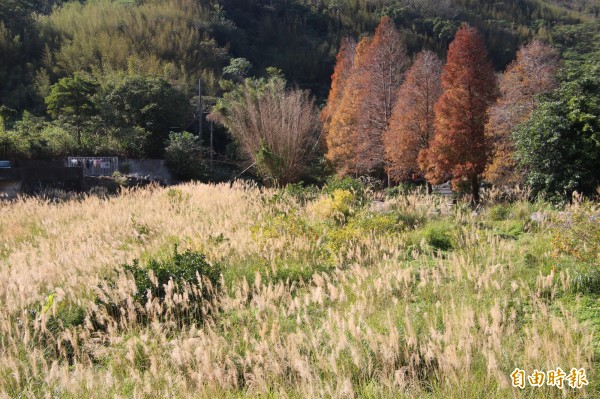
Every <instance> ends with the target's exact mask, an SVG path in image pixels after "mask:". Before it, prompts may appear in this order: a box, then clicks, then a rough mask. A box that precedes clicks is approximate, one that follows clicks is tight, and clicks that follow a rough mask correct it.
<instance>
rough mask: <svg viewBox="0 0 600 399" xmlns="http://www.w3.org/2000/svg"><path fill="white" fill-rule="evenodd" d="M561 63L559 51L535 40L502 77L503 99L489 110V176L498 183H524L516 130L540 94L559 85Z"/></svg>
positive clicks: (523, 49) (501, 94) (520, 53)
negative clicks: (515, 137)
mask: <svg viewBox="0 0 600 399" xmlns="http://www.w3.org/2000/svg"><path fill="white" fill-rule="evenodd" d="M559 66H560V58H559V54H558V51H556V50H555V49H554V48H553V47H551V46H549V45H547V44H544V43H542V42H540V41H539V40H534V41H532V42H531V43H529V44H528V45H527V46H525V47H523V48H521V49H520V50H519V52H518V53H517V59H516V60H515V61H513V63H512V64H510V65H509V66H508V68H507V69H506V71H505V72H504V74H503V76H502V79H501V80H500V98H499V99H498V102H497V103H496V104H494V105H493V106H492V107H491V108H490V110H489V121H488V124H487V125H486V131H485V133H486V139H487V140H488V142H489V145H490V150H491V155H492V159H491V162H490V164H489V165H488V166H487V168H486V171H485V175H484V176H485V178H486V179H487V180H489V181H491V182H492V183H494V184H499V185H516V184H520V183H522V182H523V174H520V173H518V171H517V165H516V161H515V159H514V152H515V143H514V140H513V138H512V133H513V131H514V130H515V128H516V126H517V125H519V124H521V123H523V122H525V121H526V120H527V119H529V116H530V115H531V113H532V112H533V109H534V107H535V104H536V96H537V95H538V94H541V93H547V92H549V91H551V90H553V89H554V88H556V85H557V82H556V71H557V69H558V67H559Z"/></svg>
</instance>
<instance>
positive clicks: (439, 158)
mask: <svg viewBox="0 0 600 399" xmlns="http://www.w3.org/2000/svg"><path fill="white" fill-rule="evenodd" d="M442 88H443V90H444V92H443V94H442V95H441V97H440V99H439V100H438V102H437V103H436V105H435V115H436V119H435V135H434V137H433V139H432V140H431V142H430V146H429V148H428V149H426V150H424V151H423V152H422V153H421V156H420V157H419V161H420V163H421V165H422V166H423V167H424V169H425V170H426V174H425V175H426V177H427V179H428V180H430V181H431V182H433V183H440V182H442V181H444V180H445V179H447V178H451V179H452V185H453V187H454V188H458V186H459V185H460V184H461V183H463V182H468V183H469V184H470V185H471V194H472V201H473V203H474V204H478V203H479V180H480V175H481V174H482V173H483V171H484V170H485V166H486V163H487V150H488V149H487V147H486V141H485V135H484V128H485V124H486V122H487V110H488V108H489V106H490V105H491V103H492V102H493V100H494V98H495V95H496V80H495V77H494V71H493V69H492V65H491V63H490V61H489V58H488V53H487V51H486V49H485V46H484V44H483V39H482V38H481V36H480V35H479V33H478V32H477V30H476V29H475V28H472V27H470V26H468V25H466V24H465V25H463V26H462V27H461V28H460V29H459V31H458V32H457V33H456V37H455V38H454V41H453V42H452V43H451V44H450V47H449V49H448V57H447V61H446V66H445V67H444V71H443V74H442Z"/></svg>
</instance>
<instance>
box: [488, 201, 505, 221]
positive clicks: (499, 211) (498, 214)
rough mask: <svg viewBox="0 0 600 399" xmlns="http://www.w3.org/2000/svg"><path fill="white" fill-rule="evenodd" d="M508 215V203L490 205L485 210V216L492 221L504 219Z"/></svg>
mask: <svg viewBox="0 0 600 399" xmlns="http://www.w3.org/2000/svg"><path fill="white" fill-rule="evenodd" d="M509 215H510V205H507V204H499V205H495V206H493V207H491V208H490V209H488V211H487V217H488V219H489V220H491V221H493V222H497V221H501V220H506V219H508V217H509Z"/></svg>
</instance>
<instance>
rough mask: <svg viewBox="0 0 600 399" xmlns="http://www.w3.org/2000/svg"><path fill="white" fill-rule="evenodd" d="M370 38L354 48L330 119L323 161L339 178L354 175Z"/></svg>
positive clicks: (364, 39)
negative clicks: (325, 158) (347, 71)
mask: <svg viewBox="0 0 600 399" xmlns="http://www.w3.org/2000/svg"><path fill="white" fill-rule="evenodd" d="M371 40H372V39H370V38H363V39H362V40H361V41H360V42H359V43H358V45H357V46H356V51H355V54H354V62H353V64H352V69H351V70H350V74H349V76H348V78H347V81H346V84H345V85H344V90H343V93H342V96H341V99H340V102H339V105H338V106H337V107H335V112H333V114H332V116H331V122H330V124H329V126H328V130H327V132H326V133H327V135H326V141H327V153H326V157H327V159H328V160H330V161H331V162H332V163H333V164H334V165H335V167H336V170H337V172H338V173H339V174H340V175H346V174H349V173H356V172H357V169H356V158H357V154H356V141H357V129H358V115H359V111H360V110H361V107H362V95H363V92H364V86H363V85H364V81H363V79H362V71H363V68H364V65H365V63H366V62H368V59H367V55H368V51H369V48H370V46H371Z"/></svg>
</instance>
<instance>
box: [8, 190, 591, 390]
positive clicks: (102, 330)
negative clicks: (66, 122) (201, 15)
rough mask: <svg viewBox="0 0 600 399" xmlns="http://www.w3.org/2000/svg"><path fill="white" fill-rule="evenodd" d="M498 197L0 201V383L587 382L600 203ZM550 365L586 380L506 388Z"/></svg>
mask: <svg viewBox="0 0 600 399" xmlns="http://www.w3.org/2000/svg"><path fill="white" fill-rule="evenodd" d="M493 197H494V195H492V194H489V193H488V194H486V199H485V202H484V207H483V209H482V210H480V211H478V212H476V213H474V212H473V211H472V209H471V208H470V207H469V206H468V205H467V204H462V203H460V202H459V203H458V204H456V205H454V206H452V207H448V206H446V205H445V204H444V200H443V199H441V198H440V197H436V196H426V195H422V194H418V193H412V194H404V195H397V196H395V197H393V198H389V199H388V200H387V201H386V202H385V203H384V204H379V206H377V207H373V205H372V204H371V201H370V193H369V192H368V191H367V192H364V191H360V192H359V191H357V190H354V191H353V190H351V189H349V188H345V187H342V186H340V187H339V188H337V189H335V190H333V189H332V190H329V191H327V190H323V191H300V190H296V191H294V190H285V191H275V190H259V189H257V188H255V187H253V186H248V185H243V184H241V183H239V184H234V185H232V186H230V185H228V184H227V185H201V184H187V185H181V186H177V187H175V188H148V189H140V190H135V191H129V192H124V193H123V194H121V195H119V196H118V197H111V198H102V197H99V196H88V197H85V198H76V199H71V200H65V201H49V200H44V199H20V200H17V201H14V202H4V203H2V202H0V305H1V308H0V309H1V310H0V396H2V397H18V398H34V397H35V398H37V397H40V398H44V397H48V398H78V399H79V398H113V397H122V398H126V397H134V398H142V397H144V398H165V397H178V398H185V397H200V398H204V397H206V398H220V397H231V398H246V397H252V398H285V397H290V398H320V397H324V398H352V397H357V398H358V397H361V398H484V397H485V398H512V397H516V398H563V397H587V398H594V397H600V374H599V373H598V372H597V368H598V367H597V366H598V359H599V357H600V339H599V338H598V334H599V333H600V299H599V298H600V271H599V267H600V258H599V256H600V255H599V253H600V218H599V214H600V208H599V206H598V204H595V203H589V202H576V203H575V204H573V205H569V206H566V207H563V208H561V209H558V208H555V207H553V206H551V205H549V204H545V203H542V202H537V203H533V204H531V203H528V202H524V201H514V202H512V203H502V202H499V201H496V200H495V199H494V198H493ZM534 213H535V214H534ZM532 214H534V215H535V216H534V218H533V219H534V220H532V217H531V216H532ZM176 251H177V252H176ZM177 254H180V255H181V254H185V256H183V255H182V256H179V257H178V255H177ZM202 254H203V255H205V258H203V257H202V256H201V255H202ZM173 259H179V260H178V261H173ZM135 260H137V261H135ZM186 262H187V263H186ZM124 265H128V266H124ZM152 265H154V266H152ZM173 265H175V266H173ZM197 265H203V267H204V268H205V269H202V270H208V272H207V274H206V275H204V274H203V273H200V271H198V272H196V271H197V269H195V267H196V266H197ZM169 268H171V269H169ZM150 269H152V272H149V271H148V270H150ZM173 270H175V271H173ZM198 270H199V269H198ZM190 271H191V274H190ZM169 273H171V274H169ZM210 273H213V274H212V275H213V276H214V275H215V273H216V274H217V275H218V276H219V277H218V278H217V279H216V280H215V279H214V278H213V279H212V280H211V279H209V278H208V277H207V276H209V275H210ZM161 276H162V277H161ZM164 276H167V277H166V280H165V277H164ZM190 276H192V277H190ZM169 277H170V279H169ZM161 279H162V280H161ZM163 283H164V285H163ZM142 284H146V285H145V286H144V287H150V289H149V290H148V291H145V290H143V289H140V288H139V287H137V285H140V286H142ZM142 291H144V292H142ZM557 367H560V368H562V370H565V372H566V373H567V374H568V373H569V371H570V370H571V368H573V367H576V368H584V369H585V371H586V374H587V380H588V382H589V384H588V385H587V386H584V387H582V388H581V389H578V388H570V387H569V386H568V383H567V380H565V381H564V385H565V387H564V388H563V389H560V388H558V387H555V386H548V385H547V384H544V385H543V386H541V387H534V386H531V385H530V384H529V383H527V384H526V386H525V388H524V389H520V388H514V387H512V384H511V376H510V374H511V373H512V371H513V370H514V369H515V368H520V369H523V370H525V371H526V372H527V373H528V374H531V373H532V372H533V371H534V370H535V369H537V370H541V371H548V370H552V369H556V368H557Z"/></svg>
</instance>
